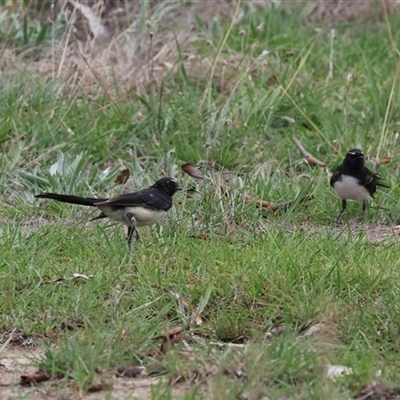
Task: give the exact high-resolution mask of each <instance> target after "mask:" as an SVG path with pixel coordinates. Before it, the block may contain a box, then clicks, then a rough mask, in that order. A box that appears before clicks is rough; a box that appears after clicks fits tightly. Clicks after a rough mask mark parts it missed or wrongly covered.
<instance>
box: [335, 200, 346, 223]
mask: <svg viewBox="0 0 400 400" xmlns="http://www.w3.org/2000/svg"><path fill="white" fill-rule="evenodd" d="M345 209H346V200H344V199H343V200H342V210H341V211H340V214H339V215H338V217H337V218H336V221H335V225H337V224H338V223H339V221H340V218H342V215H343V213H344V210H345Z"/></svg>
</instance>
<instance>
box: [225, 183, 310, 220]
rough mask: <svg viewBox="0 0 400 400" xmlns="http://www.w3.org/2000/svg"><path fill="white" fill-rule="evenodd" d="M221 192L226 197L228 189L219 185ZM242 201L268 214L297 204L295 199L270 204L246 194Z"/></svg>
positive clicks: (307, 199) (304, 199) (306, 199)
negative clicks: (252, 204)
mask: <svg viewBox="0 0 400 400" xmlns="http://www.w3.org/2000/svg"><path fill="white" fill-rule="evenodd" d="M220 188H221V190H222V191H223V193H224V194H225V195H226V196H228V193H229V189H228V188H227V187H226V186H225V185H220ZM313 198H314V196H313V195H312V194H306V195H305V196H302V197H301V198H300V199H299V200H298V202H299V203H304V202H305V201H309V200H312V199H313ZM244 201H245V203H248V204H249V203H254V204H255V205H256V206H257V207H259V208H262V209H263V210H265V211H269V212H272V213H274V212H276V211H278V210H283V211H286V210H287V209H288V208H289V207H291V206H292V205H293V204H295V203H296V202H297V199H294V200H288V201H284V202H283V203H271V202H270V201H266V200H254V199H253V198H252V197H251V196H250V195H249V194H248V193H245V194H244Z"/></svg>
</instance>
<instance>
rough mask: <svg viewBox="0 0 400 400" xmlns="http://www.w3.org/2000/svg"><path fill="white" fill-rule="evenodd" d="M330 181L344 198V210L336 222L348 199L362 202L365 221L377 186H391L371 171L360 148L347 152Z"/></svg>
mask: <svg viewBox="0 0 400 400" xmlns="http://www.w3.org/2000/svg"><path fill="white" fill-rule="evenodd" d="M330 183H331V186H332V187H333V188H334V189H335V191H336V194H337V195H338V196H339V197H340V198H341V199H342V210H341V211H340V214H339V216H338V217H337V219H336V223H338V222H339V220H340V218H341V216H342V214H343V212H344V210H345V209H346V200H355V201H360V202H362V210H363V219H362V220H363V222H364V220H365V211H366V209H367V201H368V200H369V199H370V198H371V197H374V193H375V192H376V187H377V186H381V187H386V188H388V187H389V186H386V185H384V184H383V183H381V178H380V177H379V175H378V174H375V173H373V172H371V171H370V170H369V169H368V168H367V167H366V166H365V165H364V154H363V152H362V151H361V150H360V149H351V150H350V151H349V152H348V153H347V154H346V157H345V158H344V160H343V162H342V164H340V165H339V166H338V167H337V168H336V169H335V170H334V171H333V174H332V177H331V180H330Z"/></svg>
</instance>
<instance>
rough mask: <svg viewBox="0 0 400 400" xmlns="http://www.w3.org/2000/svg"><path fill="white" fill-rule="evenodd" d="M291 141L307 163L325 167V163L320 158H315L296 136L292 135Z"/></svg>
mask: <svg viewBox="0 0 400 400" xmlns="http://www.w3.org/2000/svg"><path fill="white" fill-rule="evenodd" d="M292 141H293V143H294V144H295V145H296V147H297V148H298V149H299V151H300V153H301V154H302V155H303V156H304V158H305V159H306V161H307V162H308V165H311V166H313V167H314V166H316V165H317V166H318V167H325V166H326V164H325V163H324V162H322V161H320V160H318V159H317V158H315V157H314V156H312V155H311V154H310V153H309V152H308V151H307V150H306V149H305V148H304V147H303V146H302V145H301V143H300V141H299V140H298V139H297V138H296V137H293V138H292Z"/></svg>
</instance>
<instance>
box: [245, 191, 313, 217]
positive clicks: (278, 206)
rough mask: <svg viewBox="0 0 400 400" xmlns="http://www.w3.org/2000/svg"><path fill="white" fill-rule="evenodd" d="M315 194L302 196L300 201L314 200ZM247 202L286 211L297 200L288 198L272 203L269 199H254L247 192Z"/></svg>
mask: <svg viewBox="0 0 400 400" xmlns="http://www.w3.org/2000/svg"><path fill="white" fill-rule="evenodd" d="M313 198H314V196H313V195H312V194H307V195H305V196H303V197H301V198H300V200H299V203H304V202H305V201H308V200H312V199H313ZM245 201H246V203H255V204H256V206H257V207H259V208H262V209H263V210H265V211H269V212H272V213H274V212H276V211H278V210H284V211H286V210H287V209H288V208H289V207H291V206H292V205H293V204H294V203H295V202H296V201H297V200H296V199H295V200H288V201H284V202H283V203H271V202H269V201H264V200H253V199H252V198H251V196H250V195H248V194H246V196H245Z"/></svg>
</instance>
